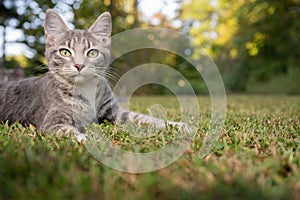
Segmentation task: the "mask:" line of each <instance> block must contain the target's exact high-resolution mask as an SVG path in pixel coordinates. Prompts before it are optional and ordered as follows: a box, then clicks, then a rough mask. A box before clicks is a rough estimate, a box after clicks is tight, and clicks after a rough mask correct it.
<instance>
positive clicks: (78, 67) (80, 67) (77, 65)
mask: <svg viewBox="0 0 300 200" xmlns="http://www.w3.org/2000/svg"><path fill="white" fill-rule="evenodd" d="M75 67H76V69H77V70H78V71H79V72H80V71H81V69H82V68H83V64H75Z"/></svg>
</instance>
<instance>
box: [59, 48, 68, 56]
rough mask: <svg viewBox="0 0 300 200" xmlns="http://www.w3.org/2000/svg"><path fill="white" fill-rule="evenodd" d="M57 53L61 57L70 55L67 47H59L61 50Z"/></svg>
mask: <svg viewBox="0 0 300 200" xmlns="http://www.w3.org/2000/svg"><path fill="white" fill-rule="evenodd" d="M59 53H60V55H62V56H63V57H70V56H71V52H70V51H69V50H68V49H61V50H59Z"/></svg>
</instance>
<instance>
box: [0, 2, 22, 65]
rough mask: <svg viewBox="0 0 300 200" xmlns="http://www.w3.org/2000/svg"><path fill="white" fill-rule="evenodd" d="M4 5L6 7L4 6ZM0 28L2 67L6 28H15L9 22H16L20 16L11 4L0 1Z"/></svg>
mask: <svg viewBox="0 0 300 200" xmlns="http://www.w3.org/2000/svg"><path fill="white" fill-rule="evenodd" d="M4 4H6V6H5V5H4ZM0 13H1V15H0V26H1V27H2V36H1V38H2V41H1V42H2V46H1V51H2V55H1V59H0V64H2V65H4V63H5V61H6V54H5V52H6V50H5V46H6V43H7V41H6V27H7V26H15V24H11V20H18V19H19V18H20V15H19V14H18V13H17V11H16V9H15V7H14V6H13V5H12V3H10V2H8V1H5V0H0Z"/></svg>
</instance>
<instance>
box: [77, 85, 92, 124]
mask: <svg viewBox="0 0 300 200" xmlns="http://www.w3.org/2000/svg"><path fill="white" fill-rule="evenodd" d="M96 89H97V85H96V84H95V83H93V82H89V83H85V84H75V85H74V88H73V93H74V95H73V97H74V98H73V106H72V108H73V114H74V118H77V119H78V120H80V121H81V122H83V123H90V122H93V121H96V120H97V112H96Z"/></svg>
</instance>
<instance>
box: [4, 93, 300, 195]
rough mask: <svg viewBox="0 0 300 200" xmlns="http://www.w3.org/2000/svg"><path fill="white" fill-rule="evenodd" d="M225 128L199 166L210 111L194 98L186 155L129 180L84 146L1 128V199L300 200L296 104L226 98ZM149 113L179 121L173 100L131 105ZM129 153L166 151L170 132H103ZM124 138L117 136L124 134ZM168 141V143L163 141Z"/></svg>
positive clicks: (299, 109)
mask: <svg viewBox="0 0 300 200" xmlns="http://www.w3.org/2000/svg"><path fill="white" fill-rule="evenodd" d="M227 100H228V106H227V108H228V110H227V117H226V123H225V128H224V130H223V131H222V134H221V136H220V138H219V141H218V142H217V144H216V145H215V147H214V148H213V150H212V151H211V152H210V153H209V154H208V155H207V156H206V157H205V158H204V159H199V158H198V151H199V149H200V147H201V145H202V142H203V138H204V135H205V130H207V129H208V122H209V116H210V107H209V106H210V103H209V98H208V97H199V102H200V107H201V117H200V120H201V123H199V130H198V132H197V134H196V136H195V138H194V141H193V143H192V144H191V147H190V148H189V149H188V150H187V152H186V153H185V154H184V155H183V156H182V157H181V158H180V159H178V160H177V161H176V162H174V163H173V164H171V165H170V166H168V167H166V168H163V169H161V170H159V171H156V172H150V173H145V174H129V173H123V172H118V171H115V170H113V169H110V168H108V167H106V166H104V165H102V164H101V163H99V162H98V161H97V160H95V159H94V158H93V157H92V156H91V155H90V154H89V152H88V151H87V150H86V149H85V147H84V145H82V144H79V143H77V142H75V141H74V139H73V138H67V137H63V136H57V135H47V134H43V133H39V132H36V131H35V130H34V127H29V128H23V127H22V126H20V125H18V124H15V125H12V126H8V125H1V126H0V199H42V198H43V199H66V198H67V199H300V114H299V113H300V97H299V96H247V95H245V96H241V95H239V96H229V97H228V99H227ZM132 101H133V102H134V103H133V105H134V106H133V109H135V110H136V111H140V112H146V110H147V108H148V107H149V106H150V105H151V104H153V102H156V103H158V104H162V105H164V107H165V109H166V111H167V116H168V117H169V118H170V119H177V118H178V117H179V116H178V111H177V110H176V109H174V107H172V103H170V102H172V101H174V102H176V100H175V99H172V98H165V97H153V98H149V97H147V98H145V97H139V98H134V99H132ZM102 129H103V130H104V131H105V134H106V136H107V138H109V139H111V140H112V142H113V143H114V144H116V145H119V146H121V147H122V148H124V149H127V150H133V151H134V150H136V149H135V146H138V147H139V149H138V151H142V152H143V151H150V150H151V149H155V148H161V147H163V146H164V145H167V144H168V143H167V142H162V139H161V138H163V137H165V139H167V140H168V139H171V138H172V137H173V135H172V131H169V132H168V131H166V132H167V133H166V135H165V136H164V134H160V135H158V136H153V137H152V138H151V139H147V140H144V141H141V140H134V139H133V138H131V137H130V136H129V134H128V133H126V131H125V132H124V131H123V132H122V131H120V129H118V127H115V126H112V125H107V124H106V125H102ZM121 133H122V134H121ZM168 133H169V135H168Z"/></svg>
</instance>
